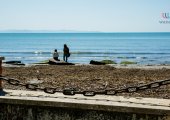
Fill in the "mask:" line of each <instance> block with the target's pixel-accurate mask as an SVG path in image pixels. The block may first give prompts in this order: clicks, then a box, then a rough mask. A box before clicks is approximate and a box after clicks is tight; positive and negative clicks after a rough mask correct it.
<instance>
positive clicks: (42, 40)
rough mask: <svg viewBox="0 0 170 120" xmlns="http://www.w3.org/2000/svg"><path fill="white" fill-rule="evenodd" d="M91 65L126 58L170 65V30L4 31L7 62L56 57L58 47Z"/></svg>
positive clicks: (1, 44) (0, 49)
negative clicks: (147, 31) (137, 31)
mask: <svg viewBox="0 0 170 120" xmlns="http://www.w3.org/2000/svg"><path fill="white" fill-rule="evenodd" d="M64 44H67V46H68V47H69V49H70V52H71V56H70V57H69V58H68V62H71V63H80V64H89V63H90V61H91V60H95V61H101V60H112V61H115V62H116V63H117V64H120V63H121V62H123V61H131V62H135V63H137V64H139V65H165V64H167V65H168V64H169V65H170V32H166V33H164V32H161V33H159V32H156V33H100V32H99V33H0V56H4V57H5V61H21V62H22V63H25V64H32V63H38V62H41V61H44V60H48V59H50V58H52V53H53V51H54V49H57V50H58V52H59V59H61V60H63V45H64Z"/></svg>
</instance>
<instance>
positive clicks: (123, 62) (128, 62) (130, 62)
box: [120, 61, 137, 65]
mask: <svg viewBox="0 0 170 120" xmlns="http://www.w3.org/2000/svg"><path fill="white" fill-rule="evenodd" d="M120 64H124V65H128V64H137V62H132V61H122V62H121V63H120Z"/></svg>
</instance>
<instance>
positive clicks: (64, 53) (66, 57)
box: [63, 44, 70, 62]
mask: <svg viewBox="0 0 170 120" xmlns="http://www.w3.org/2000/svg"><path fill="white" fill-rule="evenodd" d="M68 57H70V52H69V48H68V47H67V45H66V44H64V49H63V60H64V61H65V62H67V60H68Z"/></svg>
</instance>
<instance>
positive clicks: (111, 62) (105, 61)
mask: <svg viewBox="0 0 170 120" xmlns="http://www.w3.org/2000/svg"><path fill="white" fill-rule="evenodd" d="M100 62H102V63H105V64H117V63H116V62H115V61H112V60H102V61H100Z"/></svg>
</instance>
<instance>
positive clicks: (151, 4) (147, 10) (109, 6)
mask: <svg viewBox="0 0 170 120" xmlns="http://www.w3.org/2000/svg"><path fill="white" fill-rule="evenodd" d="M162 13H169V15H170V0H0V31H5V30H51V31H90V32H91V31H92V32H170V18H169V19H165V18H163V17H162V16H161V14H162ZM160 21H165V22H166V21H167V23H160Z"/></svg>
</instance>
